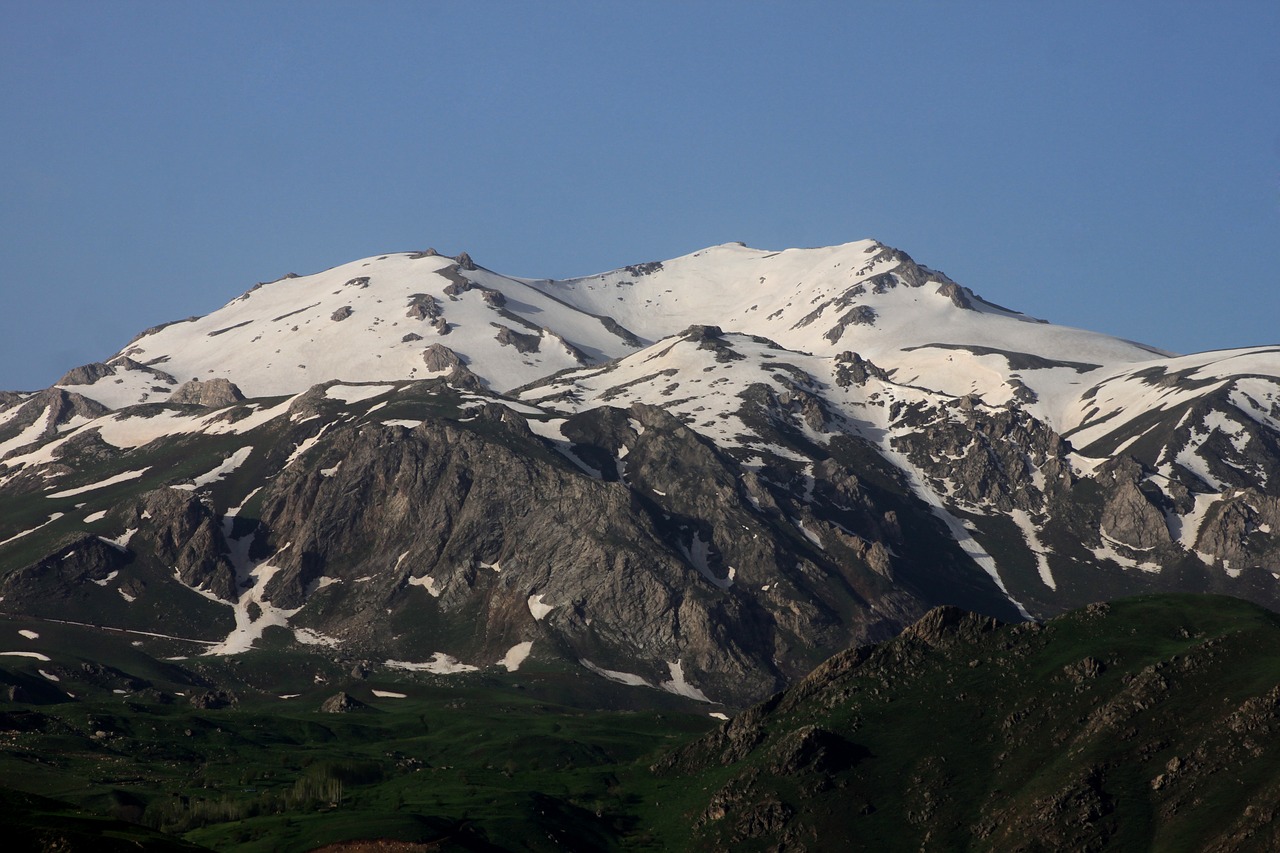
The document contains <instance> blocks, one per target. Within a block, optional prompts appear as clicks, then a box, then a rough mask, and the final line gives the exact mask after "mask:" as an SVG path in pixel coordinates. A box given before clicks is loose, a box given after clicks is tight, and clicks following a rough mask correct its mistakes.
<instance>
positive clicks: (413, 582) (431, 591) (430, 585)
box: [409, 575, 443, 598]
mask: <svg viewBox="0 0 1280 853" xmlns="http://www.w3.org/2000/svg"><path fill="white" fill-rule="evenodd" d="M409 585H410V586H420V587H422V588H423V589H425V590H426V591H427V594H428V595H430V596H431V597H432V598H439V597H440V593H441V592H443V590H441V589H440V587H439V586H437V585H436V579H435V578H433V577H431V575H424V576H423V577H420V578H409Z"/></svg>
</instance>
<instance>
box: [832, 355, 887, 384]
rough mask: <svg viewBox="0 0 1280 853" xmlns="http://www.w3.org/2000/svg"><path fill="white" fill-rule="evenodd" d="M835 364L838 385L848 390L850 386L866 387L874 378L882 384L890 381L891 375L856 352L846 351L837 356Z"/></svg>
mask: <svg viewBox="0 0 1280 853" xmlns="http://www.w3.org/2000/svg"><path fill="white" fill-rule="evenodd" d="M835 364H836V369H835V375H836V385H839V386H840V387H841V388H848V387H849V386H850V385H859V386H861V385H866V384H867V380H869V379H871V378H873V377H874V378H876V379H879V380H880V381H881V382H888V381H889V374H887V373H885V372H884V371H883V370H881V369H880V368H879V367H876V366H875V365H874V364H873V363H871V362H870V361H868V360H867V359H865V358H863V357H862V356H860V355H858V353H856V352H850V351H848V350H845V351H844V352H842V353H840V354H839V355H837V356H836V359H835Z"/></svg>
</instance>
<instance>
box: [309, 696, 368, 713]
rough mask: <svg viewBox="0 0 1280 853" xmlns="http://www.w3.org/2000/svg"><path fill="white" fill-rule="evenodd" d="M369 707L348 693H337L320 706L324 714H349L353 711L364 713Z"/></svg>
mask: <svg viewBox="0 0 1280 853" xmlns="http://www.w3.org/2000/svg"><path fill="white" fill-rule="evenodd" d="M368 707H369V706H368V705H366V704H365V703H363V702H361V701H360V700H359V699H356V698H355V697H354V696H351V695H349V694H347V693H335V694H333V695H332V696H330V697H329V698H328V699H326V700H324V702H323V703H321V705H320V711H321V713H324V714H347V713H350V712H351V711H363V710H366V709H367V708H368Z"/></svg>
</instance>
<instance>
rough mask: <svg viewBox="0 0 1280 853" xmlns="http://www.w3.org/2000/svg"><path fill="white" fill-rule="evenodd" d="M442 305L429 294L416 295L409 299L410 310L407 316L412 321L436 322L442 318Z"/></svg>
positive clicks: (406, 313)
mask: <svg viewBox="0 0 1280 853" xmlns="http://www.w3.org/2000/svg"><path fill="white" fill-rule="evenodd" d="M441 313H442V312H441V309H440V303H439V302H437V301H436V298H435V297H434V296H432V295H431V294H429V293H415V294H413V295H412V296H410V297H409V310H408V311H406V312H405V316H406V317H408V318H409V319H411V320H435V319H437V318H439V317H440V316H441Z"/></svg>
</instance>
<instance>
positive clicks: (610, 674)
mask: <svg viewBox="0 0 1280 853" xmlns="http://www.w3.org/2000/svg"><path fill="white" fill-rule="evenodd" d="M578 663H580V664H582V665H583V666H584V667H585V668H586V669H587V670H589V671H590V672H594V673H595V674H596V675H599V676H601V677H602V678H607V679H609V680H610V681H616V682H618V683H619V684H626V685H629V686H631V687H652V686H653V685H652V684H650V683H649V682H648V681H645V680H644V679H643V678H641V677H640V676H638V675H633V674H631V673H629V672H618V671H617V670H612V669H604V668H602V667H598V666H596V665H595V664H593V663H592V662H591V661H589V660H587V659H586V658H580V659H579V660H578Z"/></svg>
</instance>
